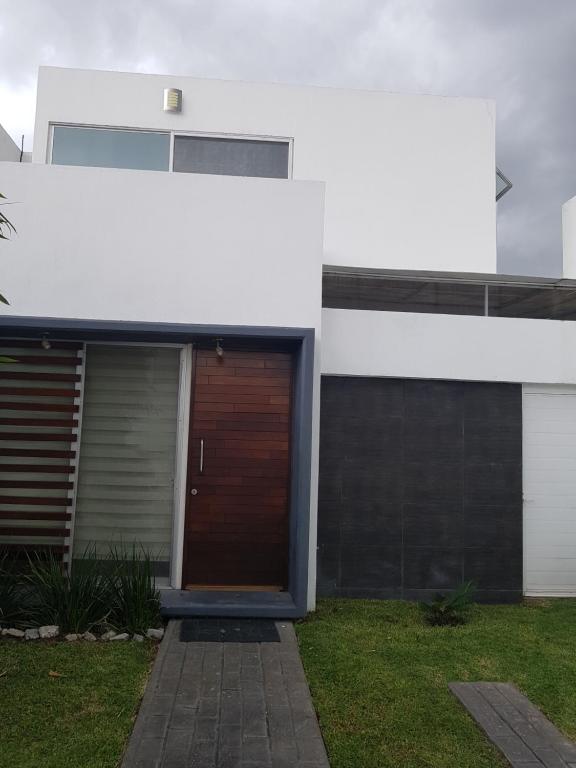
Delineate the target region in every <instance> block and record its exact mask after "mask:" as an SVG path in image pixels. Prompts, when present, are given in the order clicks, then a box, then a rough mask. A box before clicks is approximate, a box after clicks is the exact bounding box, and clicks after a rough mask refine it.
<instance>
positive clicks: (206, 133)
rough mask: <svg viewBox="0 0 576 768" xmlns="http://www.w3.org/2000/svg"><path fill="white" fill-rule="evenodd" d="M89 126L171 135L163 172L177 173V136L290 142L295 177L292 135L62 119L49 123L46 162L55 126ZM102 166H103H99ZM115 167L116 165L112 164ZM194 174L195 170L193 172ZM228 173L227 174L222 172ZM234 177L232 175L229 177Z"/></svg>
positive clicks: (290, 175) (290, 173) (290, 165)
mask: <svg viewBox="0 0 576 768" xmlns="http://www.w3.org/2000/svg"><path fill="white" fill-rule="evenodd" d="M60 127H65V128H81V129H82V128H88V129H97V130H102V131H125V132H131V133H160V134H163V135H168V136H169V137H170V144H169V154H168V168H167V169H166V170H165V171H160V172H161V173H177V171H175V170H174V142H175V140H176V137H177V136H194V137H197V138H207V139H235V140H237V141H258V142H263V141H269V142H273V143H276V144H278V143H282V144H288V175H287V177H286V179H285V181H286V180H290V179H292V178H293V165H294V137H292V136H271V135H267V134H248V133H222V132H212V131H184V130H172V129H163V128H158V129H156V128H140V127H133V126H124V125H96V124H93V123H68V122H62V121H54V122H50V123H49V131H48V146H47V150H46V164H47V165H53V162H52V150H53V146H54V129H55V128H60ZM76 167H80V168H93V167H95V166H90V165H87V166H76ZM98 167H102V166H98ZM112 167H114V166H112ZM117 170H136V169H125V168H122V169H117ZM142 170H146V169H142ZM192 173H193V174H194V172H192ZM194 175H196V176H201V175H205V174H194ZM221 175H226V174H221ZM229 178H232V177H229ZM234 178H243V179H252V178H269V177H267V176H240V177H234Z"/></svg>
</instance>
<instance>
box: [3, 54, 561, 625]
mask: <svg viewBox="0 0 576 768" xmlns="http://www.w3.org/2000/svg"><path fill="white" fill-rule="evenodd" d="M494 131H495V112H494V105H493V104H492V103H491V102H489V101H485V100H479V99H454V98H442V97H433V96H402V95H393V94H388V93H380V92H372V91H345V90H337V89H325V88H303V87H292V86H285V85H265V84H251V83H242V82H226V81H216V80H199V79H195V78H190V77H173V76H165V75H140V74H125V73H117V72H99V71H83V70H72V69H58V68H42V69H41V70H40V74H39V81H38V100H37V112H36V124H35V132H34V148H33V152H32V157H31V162H19V160H20V159H26V158H20V153H19V151H18V149H17V147H16V146H15V145H13V144H11V143H10V142H9V141H6V137H5V136H4V135H3V136H2V142H1V143H0V153H1V154H0V159H1V160H4V162H1V163H0V191H1V192H2V193H3V194H4V195H6V196H7V197H8V198H9V199H10V201H11V203H13V204H12V205H11V206H10V209H9V213H10V218H11V219H12V221H13V223H14V225H15V226H16V228H17V235H15V236H14V237H13V238H12V239H11V240H10V241H9V242H3V244H2V248H1V253H0V256H1V258H2V275H3V277H2V284H1V286H0V289H1V290H2V293H3V294H5V295H6V296H7V297H8V299H9V300H10V306H9V307H2V312H1V315H0V326H1V328H0V333H1V335H2V342H1V344H0V354H2V355H5V356H7V357H8V358H10V359H11V361H12V362H8V363H4V364H2V366H1V368H0V393H1V396H0V409H1V413H0V463H1V469H2V472H1V478H0V485H1V492H0V494H1V495H0V545H2V544H4V545H8V546H10V547H13V548H21V547H24V548H27V549H38V548H43V549H45V548H49V549H51V550H52V551H54V552H57V553H61V554H62V557H63V559H64V561H65V562H66V563H67V564H68V565H69V566H70V567H73V563H74V558H75V557H78V556H80V555H81V554H82V553H83V552H84V551H85V550H86V547H88V546H90V545H94V546H96V548H97V552H98V553H101V554H102V556H104V555H105V552H106V550H107V548H108V546H109V544H110V543H111V542H112V543H114V542H116V543H117V542H124V543H128V542H137V543H138V544H139V545H142V546H143V547H145V548H146V549H147V550H148V551H149V552H150V553H151V554H152V556H153V557H154V560H155V568H156V575H157V581H158V584H159V585H160V586H162V587H163V590H162V599H163V605H164V611H165V613H166V614H167V615H194V614H207V615H210V614H219V615H262V616H265V615H273V616H285V617H290V616H299V615H303V614H304V613H305V612H306V610H308V609H311V608H313V607H314V604H315V599H316V595H317V594H318V595H342V596H350V597H400V598H422V597H426V596H428V595H430V594H432V593H434V592H435V591H437V590H445V589H450V588H453V587H455V586H457V585H458V584H459V583H461V582H462V581H465V580H472V581H474V582H475V584H476V586H477V588H478V595H479V597H480V599H484V600H492V601H510V600H517V599H519V598H520V597H521V596H522V594H529V595H564V594H576V471H575V470H576V324H574V323H573V322H570V321H572V320H574V319H576V283H575V282H574V281H573V279H572V278H574V277H576V199H575V200H572V201H571V202H570V203H567V204H566V206H565V208H564V236H565V253H564V270H565V271H564V277H563V279H561V280H552V279H535V278H530V277H526V278H522V277H509V276H504V275H500V274H498V273H497V268H496V197H497V195H498V194H499V193H500V192H501V191H502V190H501V189H500V188H499V187H498V188H497V176H496V172H495V171H496V165H495V149H494ZM498 178H499V181H500V182H502V177H498ZM559 213H560V212H559ZM559 225H560V224H559ZM567 321H568V322H567Z"/></svg>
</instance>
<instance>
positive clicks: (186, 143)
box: [174, 136, 290, 179]
mask: <svg viewBox="0 0 576 768" xmlns="http://www.w3.org/2000/svg"><path fill="white" fill-rule="evenodd" d="M289 149H290V146H289V144H288V142H287V141H267V140H264V139H232V138H217V137H212V136H175V137H174V170H175V171H183V172H185V173H214V174H218V175H221V176H261V177H264V178H268V179H287V178H288V156H289Z"/></svg>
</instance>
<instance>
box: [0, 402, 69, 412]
mask: <svg viewBox="0 0 576 768" xmlns="http://www.w3.org/2000/svg"><path fill="white" fill-rule="evenodd" d="M1 410H5V411H53V412H54V413H78V411H79V407H78V405H76V404H75V403H20V402H14V403H10V402H0V411H1Z"/></svg>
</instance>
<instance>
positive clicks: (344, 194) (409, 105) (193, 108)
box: [33, 67, 496, 273]
mask: <svg viewBox="0 0 576 768" xmlns="http://www.w3.org/2000/svg"><path fill="white" fill-rule="evenodd" d="M165 87H176V88H181V89H182V91H183V111H182V113H181V114H167V113H164V112H163V111H162V94H163V89H164V88H165ZM50 122H64V123H66V122H68V123H82V124H95V125H111V126H123V127H134V128H151V129H157V130H176V131H191V132H206V133H231V134H243V135H260V136H277V137H288V138H293V140H294V144H293V148H294V149H293V176H294V178H295V179H318V180H322V181H325V182H326V183H327V192H326V229H325V254H324V263H325V264H333V265H349V266H360V267H369V268H394V269H431V270H455V271H461V272H488V273H490V272H495V271H496V218H495V217H496V206H495V175H494V169H495V155H494V123H495V114H494V105H493V103H492V102H491V101H486V100H482V99H457V98H445V97H437V96H414V95H413V96H403V95H396V94H389V93H382V92H377V91H352V90H338V89H331V88H302V87H294V86H286V85H278V84H268V85H263V84H253V83H242V82H228V81H222V80H200V79H195V78H190V77H173V76H166V75H140V74H126V73H117V72H98V71H88V70H68V69H58V68H44V67H43V68H41V69H40V75H39V81H38V100H37V118H36V128H35V134H34V156H33V159H34V161H35V162H46V159H47V149H48V144H49V123H50Z"/></svg>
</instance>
